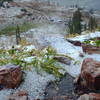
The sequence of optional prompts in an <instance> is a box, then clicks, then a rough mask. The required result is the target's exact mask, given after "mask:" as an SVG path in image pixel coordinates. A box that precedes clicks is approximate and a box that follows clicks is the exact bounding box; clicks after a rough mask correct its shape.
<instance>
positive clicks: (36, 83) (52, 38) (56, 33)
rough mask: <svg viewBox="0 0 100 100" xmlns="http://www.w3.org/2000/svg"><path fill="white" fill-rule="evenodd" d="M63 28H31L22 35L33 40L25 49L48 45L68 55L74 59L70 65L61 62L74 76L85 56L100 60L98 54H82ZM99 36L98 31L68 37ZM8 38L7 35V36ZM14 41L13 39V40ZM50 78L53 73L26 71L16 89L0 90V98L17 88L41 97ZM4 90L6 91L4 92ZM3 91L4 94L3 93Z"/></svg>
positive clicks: (79, 69)
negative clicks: (40, 73)
mask: <svg viewBox="0 0 100 100" xmlns="http://www.w3.org/2000/svg"><path fill="white" fill-rule="evenodd" d="M63 32H64V30H60V29H59V27H57V26H55V25H54V26H52V25H51V26H46V25H45V26H42V27H41V28H36V29H31V30H29V31H28V32H26V33H24V35H23V36H27V34H28V35H31V37H25V38H26V40H28V41H31V42H33V44H32V45H30V46H27V47H25V48H26V51H27V50H28V51H30V50H31V49H35V48H37V49H39V47H46V46H48V45H50V46H52V47H53V48H54V49H55V50H56V51H57V53H59V54H63V55H68V56H70V57H72V58H74V59H75V60H74V61H72V63H71V65H65V64H62V65H63V67H64V69H65V70H66V72H68V73H69V74H70V75H72V76H73V77H76V76H78V75H79V74H80V71H81V64H82V61H83V60H84V59H85V58H87V57H90V58H94V59H95V60H98V61H100V55H99V54H93V55H88V54H84V53H83V51H82V48H81V47H77V46H74V45H73V44H71V43H69V42H68V41H67V40H66V39H65V38H64V35H63V34H62V33H63ZM97 36H98V37H100V32H95V33H90V34H85V35H81V36H77V37H75V38H70V39H71V40H78V41H84V40H85V39H89V38H93V37H97ZM7 38H8V37H7ZM7 38H5V37H2V38H1V39H2V40H3V41H9V40H7ZM10 41H11V40H10ZM13 41H14V40H13ZM1 42H2V41H1ZM35 42H37V43H35ZM80 53H83V54H84V57H83V58H82V57H80V56H79V55H80ZM31 59H32V58H31V57H29V58H25V59H24V60H28V61H30V60H31ZM51 80H55V77H54V76H53V75H49V74H47V73H45V72H43V74H42V75H39V74H38V73H37V72H36V71H35V70H33V71H26V76H25V82H23V84H21V86H20V87H19V88H18V89H16V90H3V91H0V100H6V99H5V96H8V95H9V94H10V93H12V92H16V91H18V90H21V89H22V90H23V89H24V90H27V91H28V92H29V96H30V98H31V99H34V98H35V97H37V98H38V97H43V92H44V89H45V86H46V85H47V83H48V82H49V81H51ZM5 92H6V93H5ZM4 93H5V95H4Z"/></svg>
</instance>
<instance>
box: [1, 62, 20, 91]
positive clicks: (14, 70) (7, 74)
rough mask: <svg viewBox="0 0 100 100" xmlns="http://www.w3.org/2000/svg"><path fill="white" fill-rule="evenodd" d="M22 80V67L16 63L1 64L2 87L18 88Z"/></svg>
mask: <svg viewBox="0 0 100 100" xmlns="http://www.w3.org/2000/svg"><path fill="white" fill-rule="evenodd" d="M21 81H22V71H21V68H20V67H18V66H15V65H11V64H8V65H5V66H0V88H1V89H3V88H16V87H18V86H19V84H20V83H21Z"/></svg>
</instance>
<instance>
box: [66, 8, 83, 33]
mask: <svg viewBox="0 0 100 100" xmlns="http://www.w3.org/2000/svg"><path fill="white" fill-rule="evenodd" d="M81 17H82V15H81V12H80V9H79V8H78V9H77V11H76V12H75V13H74V14H73V18H72V20H70V21H69V23H68V27H69V32H70V33H78V34H81V31H82V25H81V21H82V19H81Z"/></svg>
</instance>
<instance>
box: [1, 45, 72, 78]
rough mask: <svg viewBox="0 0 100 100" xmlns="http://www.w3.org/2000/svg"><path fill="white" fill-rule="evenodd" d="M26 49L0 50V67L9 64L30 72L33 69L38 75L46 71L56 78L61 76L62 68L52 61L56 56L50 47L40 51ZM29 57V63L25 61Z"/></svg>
mask: <svg viewBox="0 0 100 100" xmlns="http://www.w3.org/2000/svg"><path fill="white" fill-rule="evenodd" d="M26 49H27V48H25V47H23V46H22V47H20V48H15V47H14V46H13V47H12V48H11V49H9V50H4V49H0V66H1V65H5V64H8V63H11V64H15V65H19V66H21V68H22V69H23V70H31V68H32V67H34V68H35V69H36V71H37V72H38V73H41V71H46V72H48V73H49V74H53V75H55V76H56V77H57V78H60V77H61V76H62V75H63V74H62V73H61V72H60V70H63V71H64V69H63V67H62V66H61V65H59V64H58V63H57V61H56V60H55V59H54V56H57V55H58V54H57V53H56V51H55V50H54V49H52V48H51V47H48V48H45V49H43V50H41V51H39V50H35V49H33V50H31V51H26ZM29 57H33V58H32V59H31V61H28V60H25V59H28V58H29ZM66 57H68V56H66ZM69 58H70V57H69ZM71 60H72V59H71Z"/></svg>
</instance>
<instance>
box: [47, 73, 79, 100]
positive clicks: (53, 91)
mask: <svg viewBox="0 0 100 100" xmlns="http://www.w3.org/2000/svg"><path fill="white" fill-rule="evenodd" d="M73 81H74V78H73V77H71V76H70V75H69V74H67V73H66V74H65V75H64V77H63V78H62V79H61V80H60V81H55V82H50V83H49V84H48V85H47V87H46V90H45V99H48V98H54V97H57V99H55V100H66V99H68V100H77V96H76V95H75V93H74V82H73Z"/></svg>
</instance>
